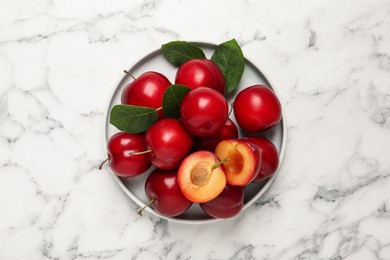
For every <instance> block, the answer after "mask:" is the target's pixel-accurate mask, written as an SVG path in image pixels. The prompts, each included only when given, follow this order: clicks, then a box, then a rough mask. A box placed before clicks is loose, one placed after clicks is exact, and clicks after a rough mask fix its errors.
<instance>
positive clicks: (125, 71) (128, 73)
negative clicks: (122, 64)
mask: <svg viewBox="0 0 390 260" xmlns="http://www.w3.org/2000/svg"><path fill="white" fill-rule="evenodd" d="M123 72H124V73H126V74H127V75H129V76H130V77H132V78H133V79H134V80H135V77H134V76H133V75H132V74H131V73H130V72H128V71H127V70H123Z"/></svg>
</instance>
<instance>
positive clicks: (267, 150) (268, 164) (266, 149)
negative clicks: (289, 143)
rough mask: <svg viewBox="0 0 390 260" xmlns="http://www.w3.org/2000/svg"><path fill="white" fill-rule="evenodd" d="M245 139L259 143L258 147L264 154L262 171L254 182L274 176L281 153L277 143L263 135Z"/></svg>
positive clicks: (262, 154)
mask: <svg viewBox="0 0 390 260" xmlns="http://www.w3.org/2000/svg"><path fill="white" fill-rule="evenodd" d="M245 139H247V140H248V141H250V142H252V143H254V144H255V145H257V147H258V148H259V149H260V151H261V156H262V165H261V168H260V172H259V174H258V175H257V177H256V178H255V179H254V180H253V182H260V181H262V180H264V179H266V178H268V177H270V176H272V175H273V174H274V173H275V172H276V170H277V169H278V166H279V153H278V150H277V149H276V147H275V145H274V144H273V143H272V142H270V141H269V140H267V139H265V138H262V137H257V136H251V137H247V138H245Z"/></svg>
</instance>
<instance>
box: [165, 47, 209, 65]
mask: <svg viewBox="0 0 390 260" xmlns="http://www.w3.org/2000/svg"><path fill="white" fill-rule="evenodd" d="M161 50H162V53H163V54H164V56H165V58H166V59H167V60H168V61H169V62H170V63H172V64H173V65H175V66H180V65H181V64H183V63H184V62H186V61H188V60H191V59H202V58H206V55H205V54H204V52H203V51H202V49H200V48H199V47H198V46H196V45H195V44H193V43H190V42H186V41H173V42H168V43H166V44H163V45H162V46H161Z"/></svg>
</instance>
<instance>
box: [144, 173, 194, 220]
mask: <svg viewBox="0 0 390 260" xmlns="http://www.w3.org/2000/svg"><path fill="white" fill-rule="evenodd" d="M176 176H177V172H176V171H163V170H158V169H156V170H154V171H153V172H151V173H150V175H149V176H148V178H147V179H146V182H145V193H146V196H147V197H148V198H149V200H151V201H152V200H153V202H152V207H153V208H154V210H155V211H156V212H158V213H159V214H161V215H163V216H166V217H175V216H178V215H180V214H182V213H184V212H185V211H186V210H187V209H188V208H189V207H190V206H191V205H192V202H191V201H189V200H187V199H186V198H185V197H184V195H183V193H182V192H181V190H180V188H179V185H178V184H177V180H176V178H177V177H176Z"/></svg>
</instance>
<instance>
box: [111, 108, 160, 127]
mask: <svg viewBox="0 0 390 260" xmlns="http://www.w3.org/2000/svg"><path fill="white" fill-rule="evenodd" d="M157 119H158V115H157V110H156V109H154V108H149V107H141V106H132V105H115V106H114V107H113V108H112V109H111V113H110V123H111V124H112V125H114V126H115V127H116V128H118V129H119V130H121V131H124V132H127V133H142V132H144V131H146V130H148V129H149V127H151V126H152V125H153V123H155V122H156V121H157Z"/></svg>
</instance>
